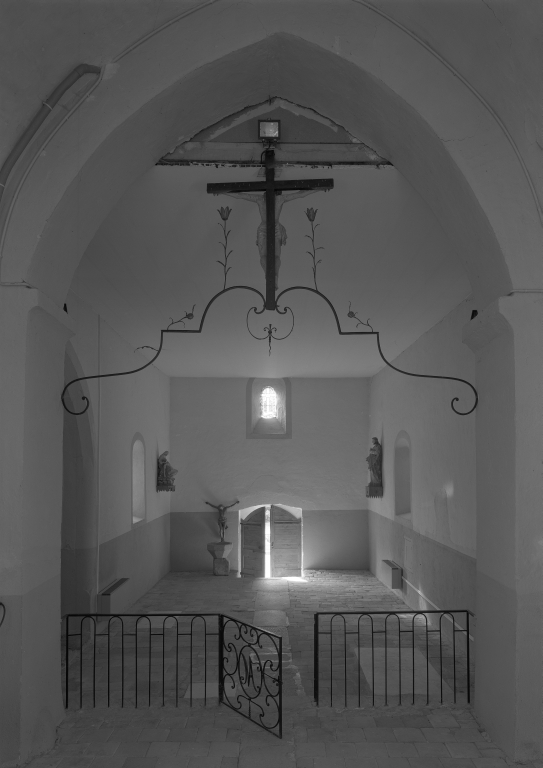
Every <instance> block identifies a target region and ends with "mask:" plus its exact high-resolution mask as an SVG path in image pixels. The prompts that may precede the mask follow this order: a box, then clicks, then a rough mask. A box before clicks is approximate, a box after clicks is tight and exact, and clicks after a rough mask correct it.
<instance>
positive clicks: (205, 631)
mask: <svg viewBox="0 0 543 768" xmlns="http://www.w3.org/2000/svg"><path fill="white" fill-rule="evenodd" d="M203 622H204V706H207V622H206V620H205V619H203Z"/></svg>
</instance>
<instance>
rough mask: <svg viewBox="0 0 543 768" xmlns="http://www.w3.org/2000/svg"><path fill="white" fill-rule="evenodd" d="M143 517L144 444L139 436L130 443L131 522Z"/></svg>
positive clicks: (139, 520)
mask: <svg viewBox="0 0 543 768" xmlns="http://www.w3.org/2000/svg"><path fill="white" fill-rule="evenodd" d="M144 519H145V446H144V445H143V441H142V440H140V439H139V438H136V439H135V440H134V444H133V445H132V523H139V522H141V521H142V520H144Z"/></svg>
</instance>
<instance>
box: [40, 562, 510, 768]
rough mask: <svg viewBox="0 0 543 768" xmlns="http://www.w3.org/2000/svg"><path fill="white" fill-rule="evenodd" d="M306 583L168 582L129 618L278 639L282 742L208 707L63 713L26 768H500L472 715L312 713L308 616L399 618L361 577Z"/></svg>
mask: <svg viewBox="0 0 543 768" xmlns="http://www.w3.org/2000/svg"><path fill="white" fill-rule="evenodd" d="M306 578H307V581H305V582H304V581H286V580H265V579H251V578H247V579H245V578H243V579H235V578H218V577H213V576H205V575H197V574H181V573H171V574H169V575H168V576H167V577H166V578H164V579H162V581H160V582H159V583H158V584H157V585H156V586H155V587H154V588H153V589H152V590H150V592H148V593H147V594H146V595H144V596H143V597H142V598H141V600H139V601H138V602H137V603H136V604H135V605H134V606H133V607H132V609H131V610H132V611H134V612H139V611H141V612H142V613H143V612H163V611H164V612H187V613H188V612H196V611H200V612H202V611H206V612H210V613H213V612H222V613H227V614H230V615H232V616H235V617H237V618H239V619H243V620H244V621H247V622H249V623H253V622H254V623H256V624H257V625H258V626H266V627H268V628H269V629H270V630H272V631H275V632H277V633H278V634H281V635H282V637H283V640H284V643H285V647H284V650H285V655H284V659H285V670H284V675H285V679H284V706H283V722H284V731H283V739H282V740H279V739H277V738H276V737H275V736H272V735H270V734H268V733H266V732H265V731H263V730H262V729H260V728H259V727H258V726H256V725H254V724H253V723H251V722H249V721H248V720H246V719H243V718H242V717H240V716H239V715H238V714H236V713H234V712H233V711H232V710H230V709H228V708H227V707H225V706H222V705H217V703H216V700H213V701H212V702H211V703H208V705H207V706H206V707H204V706H202V703H201V702H195V706H193V707H192V708H190V707H189V705H188V702H187V701H186V700H185V699H182V700H180V702H179V708H178V709H171V708H161V707H160V708H159V707H152V708H143V709H137V710H134V709H119V708H111V709H84V710H75V711H71V712H69V713H68V715H67V717H66V719H65V721H64V722H63V724H62V725H61V727H60V728H59V734H58V743H57V745H56V746H55V748H54V749H53V750H52V752H50V753H49V754H48V755H46V756H43V757H40V758H35V759H34V760H33V761H32V762H31V763H30V766H31V768H87V766H88V768H287V767H288V768H503V767H504V766H505V765H506V761H505V759H504V755H503V753H502V752H501V751H500V750H499V749H497V748H496V747H495V746H494V745H493V744H492V743H490V741H489V739H488V738H487V736H486V734H484V733H483V732H481V730H480V728H479V726H478V725H477V722H476V721H475V719H474V717H473V714H472V711H471V709H470V708H469V707H468V706H467V705H465V706H455V705H450V704H449V705H442V706H440V705H433V706H422V705H417V706H409V705H404V706H402V707H398V706H388V707H383V706H379V707H367V706H366V707H365V708H360V709H358V708H349V709H342V708H341V705H339V706H337V707H335V708H331V707H326V706H320V707H316V706H315V705H314V703H313V700H312V685H313V614H314V613H315V612H316V611H319V610H320V611H327V610H335V611H338V610H353V609H354V610H356V609H360V610H375V611H377V610H388V609H391V610H402V609H405V608H406V606H405V604H404V603H402V601H401V600H399V599H398V598H397V597H396V595H395V594H394V593H393V592H391V591H390V590H388V589H387V588H386V587H385V586H383V584H381V582H379V581H377V579H375V578H374V577H373V576H371V575H370V574H367V573H353V572H351V573H349V572H313V573H310V574H308V575H306Z"/></svg>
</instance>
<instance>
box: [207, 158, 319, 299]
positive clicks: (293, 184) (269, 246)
mask: <svg viewBox="0 0 543 768" xmlns="http://www.w3.org/2000/svg"><path fill="white" fill-rule="evenodd" d="M264 159H265V167H266V178H265V180H264V181H234V182H232V183H231V184H224V183H223V184H208V185H207V192H208V194H214V195H217V194H221V193H223V194H226V193H232V192H234V193H235V192H264V193H265V198H266V309H272V310H273V309H276V301H275V291H276V288H275V237H276V235H275V225H276V221H275V196H276V195H277V194H281V192H283V191H285V192H286V191H294V190H319V189H323V190H328V189H333V188H334V180H333V179H299V180H293V179H289V180H285V181H276V179H275V152H274V150H273V149H267V150H265V158H264Z"/></svg>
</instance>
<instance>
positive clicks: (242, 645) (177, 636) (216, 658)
mask: <svg viewBox="0 0 543 768" xmlns="http://www.w3.org/2000/svg"><path fill="white" fill-rule="evenodd" d="M0 606H1V603H0ZM1 618H2V616H1V613H0V623H1ZM65 621H66V624H65V631H66V635H65V653H64V664H63V670H64V675H65V677H64V694H65V705H66V708H78V709H80V708H88V707H153V706H159V707H177V708H179V707H183V706H187V707H192V706H194V705H198V704H200V705H204V706H206V705H208V704H211V703H212V702H214V703H215V704H216V703H217V702H219V701H220V702H222V703H223V704H225V705H226V706H228V707H230V708H231V709H233V710H235V711H236V712H238V713H239V714H240V715H243V716H244V717H247V718H248V719H250V720H252V721H253V722H254V723H256V725H259V726H261V727H262V728H264V729H265V730H267V731H270V732H271V733H273V734H274V735H275V736H278V737H279V738H281V734H282V722H281V718H282V696H281V693H282V641H281V638H280V637H279V636H277V635H274V634H273V633H271V632H266V631H265V630H263V629H258V628H257V627H253V626H251V625H250V624H246V623H244V622H242V621H239V620H237V619H234V618H231V617H230V616H223V615H222V614H216V613H191V614H187V613H168V614H139V613H131V614H127V613H123V614H71V615H69V616H66V620H65Z"/></svg>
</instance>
